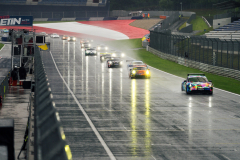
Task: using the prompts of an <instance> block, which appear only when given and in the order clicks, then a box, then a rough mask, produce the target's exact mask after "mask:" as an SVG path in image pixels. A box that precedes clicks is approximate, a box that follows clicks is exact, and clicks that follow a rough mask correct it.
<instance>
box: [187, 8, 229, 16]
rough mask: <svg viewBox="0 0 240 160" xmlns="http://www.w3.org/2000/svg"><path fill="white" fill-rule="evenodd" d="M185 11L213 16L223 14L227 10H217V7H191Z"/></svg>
mask: <svg viewBox="0 0 240 160" xmlns="http://www.w3.org/2000/svg"><path fill="white" fill-rule="evenodd" d="M184 11H189V12H190V11H191V12H195V13H196V15H197V16H204V17H205V18H207V17H213V16H214V15H216V14H222V13H225V12H226V11H224V10H217V9H189V10H184Z"/></svg>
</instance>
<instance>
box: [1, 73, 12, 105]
mask: <svg viewBox="0 0 240 160" xmlns="http://www.w3.org/2000/svg"><path fill="white" fill-rule="evenodd" d="M10 77H11V70H9V72H8V74H7V76H6V77H5V78H3V79H0V105H2V103H3V101H4V97H5V95H6V93H7V91H8V86H9V85H8V81H9V79H10Z"/></svg>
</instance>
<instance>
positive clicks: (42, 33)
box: [40, 32, 48, 37]
mask: <svg viewBox="0 0 240 160" xmlns="http://www.w3.org/2000/svg"><path fill="white" fill-rule="evenodd" d="M40 35H44V36H45V37H47V36H48V34H47V33H46V32H41V33H40Z"/></svg>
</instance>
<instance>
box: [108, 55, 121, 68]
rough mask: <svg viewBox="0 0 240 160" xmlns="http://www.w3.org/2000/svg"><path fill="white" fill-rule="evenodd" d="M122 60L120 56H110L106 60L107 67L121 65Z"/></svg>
mask: <svg viewBox="0 0 240 160" xmlns="http://www.w3.org/2000/svg"><path fill="white" fill-rule="evenodd" d="M122 64H123V61H122V60H121V58H120V57H111V58H109V59H108V60H107V66H108V68H112V67H122Z"/></svg>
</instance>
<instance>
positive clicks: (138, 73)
mask: <svg viewBox="0 0 240 160" xmlns="http://www.w3.org/2000/svg"><path fill="white" fill-rule="evenodd" d="M137 77H139V78H148V79H149V78H150V77H151V73H150V69H148V68H147V67H146V66H145V67H144V66H135V67H134V68H133V69H132V70H130V72H129V78H131V79H132V78H137Z"/></svg>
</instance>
